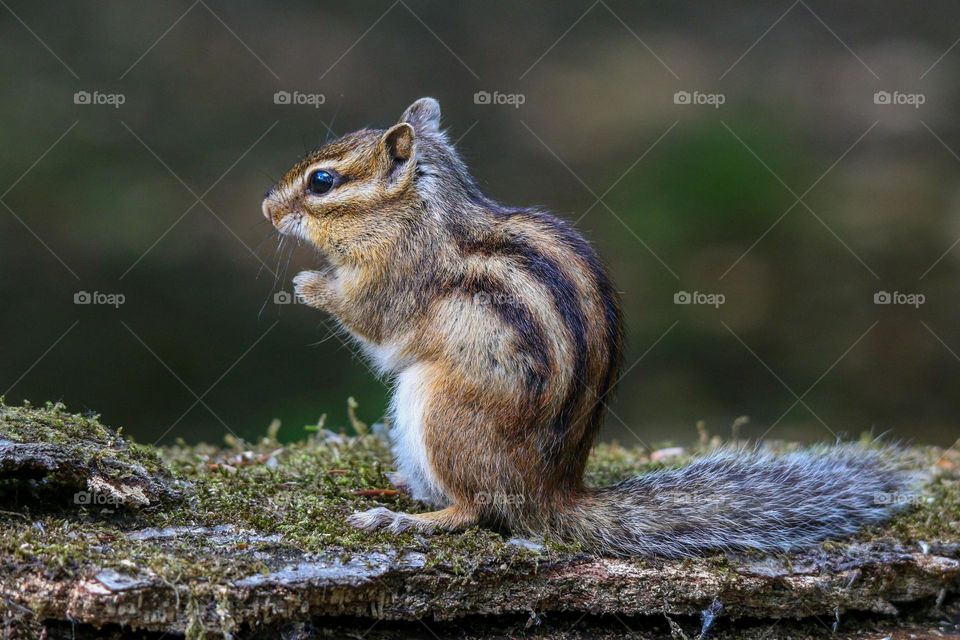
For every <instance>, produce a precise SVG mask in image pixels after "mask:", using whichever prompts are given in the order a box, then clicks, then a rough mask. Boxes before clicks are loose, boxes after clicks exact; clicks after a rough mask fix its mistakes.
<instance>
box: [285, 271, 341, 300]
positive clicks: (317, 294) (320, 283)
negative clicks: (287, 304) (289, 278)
mask: <svg viewBox="0 0 960 640" xmlns="http://www.w3.org/2000/svg"><path fill="white" fill-rule="evenodd" d="M293 291H294V293H295V294H296V296H297V299H298V300H299V301H301V302H303V303H304V304H306V305H308V306H311V307H314V308H316V309H324V308H326V307H327V305H328V304H329V303H330V300H331V296H332V289H331V282H330V275H329V273H328V272H326V271H301V272H300V273H298V274H297V275H296V277H294V279H293Z"/></svg>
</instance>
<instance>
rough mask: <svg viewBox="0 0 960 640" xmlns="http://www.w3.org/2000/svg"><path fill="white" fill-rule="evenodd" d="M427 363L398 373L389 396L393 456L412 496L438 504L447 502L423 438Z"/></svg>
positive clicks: (441, 504)
mask: <svg viewBox="0 0 960 640" xmlns="http://www.w3.org/2000/svg"><path fill="white" fill-rule="evenodd" d="M424 378H425V376H424V366H423V365H421V364H414V365H411V366H409V367H407V368H405V369H404V370H403V371H401V372H400V373H399V374H398V375H397V379H396V380H397V384H396V388H395V389H394V393H393V397H392V398H391V399H390V410H391V415H392V417H393V423H392V424H391V427H390V440H391V441H392V442H393V457H394V459H395V460H396V464H397V468H398V469H399V470H400V472H401V473H402V474H403V476H404V478H405V479H406V481H407V483H408V484H409V486H410V490H411V492H412V493H413V498H414V499H416V500H421V501H423V502H426V503H429V504H432V505H435V506H446V503H447V500H446V498H445V497H444V494H443V490H442V488H441V487H440V483H439V482H438V481H437V479H436V477H435V475H434V473H433V469H432V468H431V467H430V462H429V460H428V459H427V449H426V446H425V443H424V440H423V413H424V405H425V402H426V397H427V396H426V394H427V389H426V385H425V379H424Z"/></svg>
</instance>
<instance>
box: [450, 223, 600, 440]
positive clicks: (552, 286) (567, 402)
mask: <svg viewBox="0 0 960 640" xmlns="http://www.w3.org/2000/svg"><path fill="white" fill-rule="evenodd" d="M516 213H523V214H529V212H527V211H516ZM501 215H502V214H501ZM571 248H572V247H571ZM588 249H589V248H588ZM461 250H463V251H464V252H465V253H481V254H485V255H502V256H509V257H513V258H516V259H517V260H518V261H520V262H521V263H522V264H523V265H524V267H525V268H526V269H527V270H528V271H529V273H530V274H531V275H533V277H534V278H536V280H537V281H538V282H540V283H541V284H543V285H544V286H545V287H547V289H548V290H549V291H550V292H551V294H552V295H553V301H554V305H555V306H556V309H557V311H558V312H559V313H560V316H561V317H562V319H563V324H564V326H566V327H567V328H568V330H569V332H570V337H571V339H572V341H573V345H574V368H573V373H574V379H573V380H572V381H571V385H570V389H569V390H568V392H567V396H566V398H565V399H564V401H563V405H562V406H561V409H560V413H559V414H558V416H557V418H556V420H555V421H554V423H553V428H554V431H555V432H556V435H558V436H560V437H561V438H562V437H563V436H565V435H566V434H567V432H568V431H569V428H570V423H571V420H572V419H573V415H574V412H575V411H576V409H577V404H578V402H579V399H580V397H581V396H582V395H583V393H584V391H585V389H586V378H587V325H586V321H585V319H584V316H583V309H582V308H581V306H580V300H579V298H580V293H579V292H578V291H577V288H576V286H575V285H574V284H573V282H571V281H570V279H569V278H568V277H567V276H566V274H565V273H564V272H563V270H562V269H561V268H560V266H559V265H557V264H556V262H554V261H553V260H551V259H550V258H548V257H547V256H545V255H543V254H542V253H540V252H539V251H537V250H536V249H534V248H533V247H532V246H531V245H530V244H529V243H527V242H525V241H523V240H522V239H520V238H515V237H514V238H510V237H497V238H494V239H491V240H490V241H486V242H471V241H469V240H465V239H462V241H461ZM585 257H586V256H585Z"/></svg>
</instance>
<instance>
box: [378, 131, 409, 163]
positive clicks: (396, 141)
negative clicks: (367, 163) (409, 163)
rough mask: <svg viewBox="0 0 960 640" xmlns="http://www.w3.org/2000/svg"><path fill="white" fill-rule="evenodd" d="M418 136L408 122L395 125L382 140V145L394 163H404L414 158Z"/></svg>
mask: <svg viewBox="0 0 960 640" xmlns="http://www.w3.org/2000/svg"><path fill="white" fill-rule="evenodd" d="M415 140H416V134H415V133H414V131H413V127H412V126H411V125H410V124H409V123H407V122H401V123H400V124H395V125H393V126H392V127H390V128H389V129H387V131H386V133H384V134H383V137H382V138H381V139H380V144H381V146H382V147H383V149H384V151H386V153H387V155H388V156H389V157H390V160H391V161H392V162H403V161H405V160H409V159H410V158H411V157H412V156H413V143H414V141H415Z"/></svg>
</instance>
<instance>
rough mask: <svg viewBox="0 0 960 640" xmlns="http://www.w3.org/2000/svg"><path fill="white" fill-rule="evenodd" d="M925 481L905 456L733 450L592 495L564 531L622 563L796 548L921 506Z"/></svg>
mask: <svg viewBox="0 0 960 640" xmlns="http://www.w3.org/2000/svg"><path fill="white" fill-rule="evenodd" d="M919 480H920V478H919V475H918V474H916V473H911V472H908V471H905V470H904V468H903V465H902V464H901V456H900V455H899V453H898V452H897V450H896V449H889V448H888V449H879V450H878V449H868V448H865V447H861V446H855V445H839V446H833V447H825V448H821V449H809V450H803V451H796V452H793V453H788V454H785V455H780V456H774V455H771V454H768V453H761V452H757V451H744V450H726V451H720V452H717V453H713V454H711V455H709V456H707V457H704V458H700V459H698V460H695V461H694V462H692V463H691V464H689V465H687V466H685V467H683V468H681V469H676V470H669V471H658V472H653V473H650V474H647V475H642V476H638V477H635V478H631V479H629V480H625V481H623V482H621V483H619V484H616V485H613V486H610V487H604V488H600V489H590V490H588V491H587V493H586V494H585V495H583V496H582V499H581V500H578V501H577V502H576V504H575V505H573V506H572V507H571V508H570V509H569V510H568V511H567V512H565V513H563V514H562V515H561V516H560V518H559V522H557V523H556V526H557V528H558V529H559V531H558V533H559V534H560V535H561V536H563V537H565V538H567V539H572V540H576V541H579V542H581V543H583V544H584V546H585V547H586V548H587V549H589V550H592V551H595V552H599V553H606V554H613V555H621V556H626V555H655V556H664V557H683V556H695V555H700V554H702V553H704V552H705V551H710V550H720V549H755V550H759V551H790V550H796V549H799V548H802V547H805V546H809V545H812V544H814V543H816V542H819V541H821V540H824V539H826V538H838V537H844V536H849V535H851V534H853V533H856V532H857V531H858V530H859V529H860V528H861V527H863V526H864V525H867V524H873V523H879V522H882V521H884V520H886V519H887V518H889V517H890V516H891V515H892V514H893V513H894V512H895V511H896V510H898V508H902V507H904V506H907V505H908V504H910V503H911V502H912V501H913V498H914V497H915V495H916V489H917V487H918V484H919Z"/></svg>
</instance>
